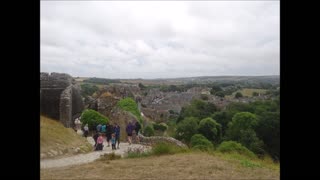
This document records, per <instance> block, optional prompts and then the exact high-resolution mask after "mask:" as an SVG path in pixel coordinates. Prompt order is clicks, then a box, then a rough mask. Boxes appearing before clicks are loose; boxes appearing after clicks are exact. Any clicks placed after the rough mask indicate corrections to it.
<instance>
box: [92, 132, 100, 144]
mask: <svg viewBox="0 0 320 180" xmlns="http://www.w3.org/2000/svg"><path fill="white" fill-rule="evenodd" d="M98 137H99V132H98V131H96V133H95V134H94V135H93V140H94V147H96V146H97V139H98Z"/></svg>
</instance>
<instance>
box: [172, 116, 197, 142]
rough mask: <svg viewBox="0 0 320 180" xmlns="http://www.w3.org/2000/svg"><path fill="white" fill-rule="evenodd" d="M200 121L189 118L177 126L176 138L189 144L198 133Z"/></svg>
mask: <svg viewBox="0 0 320 180" xmlns="http://www.w3.org/2000/svg"><path fill="white" fill-rule="evenodd" d="M197 122H198V119H197V118H195V117H187V118H186V119H183V120H182V121H181V122H179V123H178V124H177V130H176V135H175V136H176V138H177V139H178V140H182V141H184V142H187V143H189V142H190V139H191V137H192V136H193V135H194V134H196V133H197V132H198V123H197Z"/></svg>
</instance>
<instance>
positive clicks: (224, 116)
mask: <svg viewBox="0 0 320 180" xmlns="http://www.w3.org/2000/svg"><path fill="white" fill-rule="evenodd" d="M212 119H215V120H216V121H217V123H219V124H221V136H224V135H225V133H226V129H227V128H228V123H229V122H230V121H231V120H232V116H229V114H228V113H227V112H226V111H222V112H216V113H214V114H213V115H212Z"/></svg>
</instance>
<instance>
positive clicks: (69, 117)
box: [40, 73, 84, 128]
mask: <svg viewBox="0 0 320 180" xmlns="http://www.w3.org/2000/svg"><path fill="white" fill-rule="evenodd" d="M83 109H84V103H83V100H82V96H81V94H80V87H79V86H78V85H77V84H76V82H75V80H74V79H73V78H72V76H70V75H69V74H64V73H51V74H49V73H40V113H41V114H43V115H46V116H48V117H50V118H53V119H57V120H59V121H60V122H61V123H62V124H63V125H64V126H65V127H67V128H70V127H73V126H74V119H75V118H76V117H78V116H80V114H81V112H82V110H83Z"/></svg>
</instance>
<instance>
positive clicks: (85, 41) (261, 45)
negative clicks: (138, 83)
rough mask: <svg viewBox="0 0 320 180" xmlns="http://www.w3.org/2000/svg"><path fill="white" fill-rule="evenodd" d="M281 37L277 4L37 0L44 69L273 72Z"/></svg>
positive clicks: (152, 73)
mask: <svg viewBox="0 0 320 180" xmlns="http://www.w3.org/2000/svg"><path fill="white" fill-rule="evenodd" d="M279 32H280V30H279V1H270V2H266V1H239V2H238V1H226V2H223V1H211V2H210V1H202V2H169V1H162V2H154V1H153V2H147V1H132V2H123V1H120V2H115V1H95V2H90V1H77V2H72V1H41V51H40V52H41V71H45V72H64V73H69V74H71V75H72V76H87V77H104V78H172V77H186V76H204V75H205V76H208V75H278V74H279V49H280V47H279V41H280V40H279Z"/></svg>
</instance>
